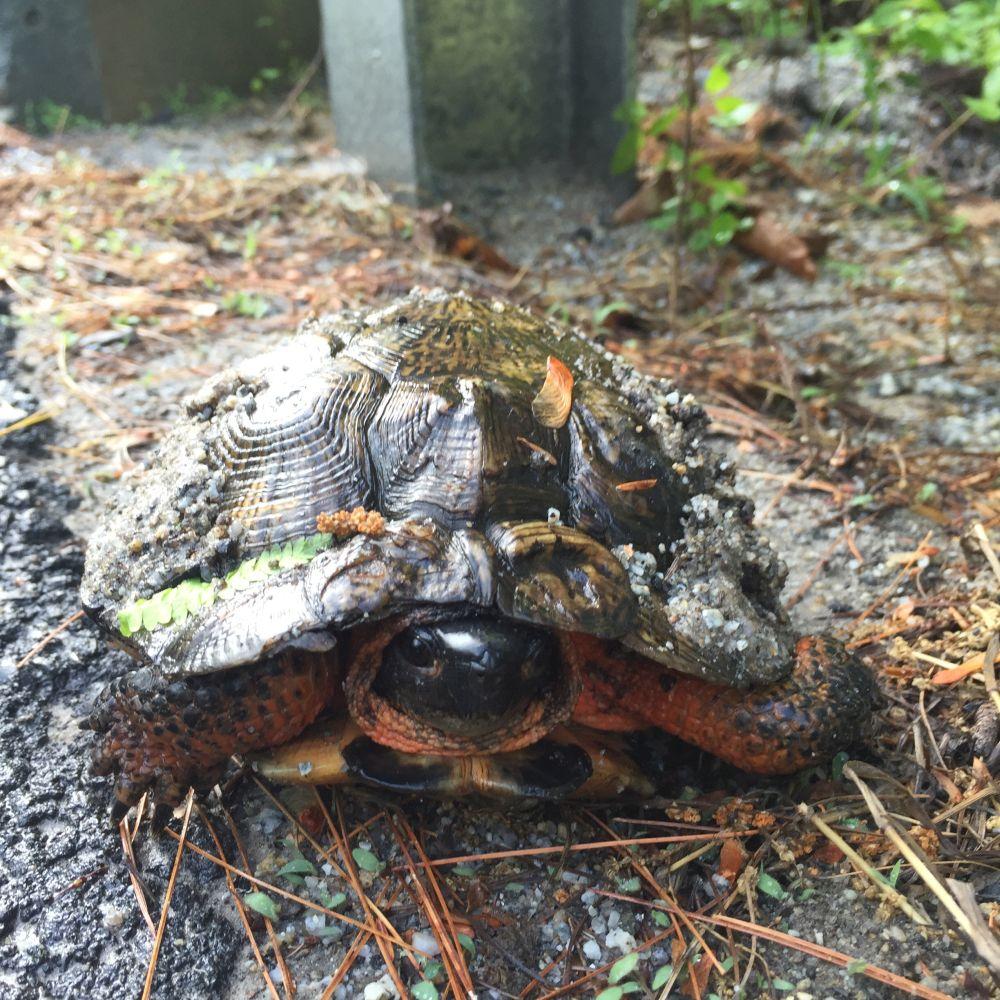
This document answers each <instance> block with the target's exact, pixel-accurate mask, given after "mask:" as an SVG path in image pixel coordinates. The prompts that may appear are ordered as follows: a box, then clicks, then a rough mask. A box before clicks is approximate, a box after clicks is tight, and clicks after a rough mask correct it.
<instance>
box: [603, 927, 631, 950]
mask: <svg viewBox="0 0 1000 1000" xmlns="http://www.w3.org/2000/svg"><path fill="white" fill-rule="evenodd" d="M604 945H605V947H606V948H610V949H612V950H617V951H620V952H621V953H622V954H623V955H624V954H625V953H626V952H629V951H635V938H634V937H633V936H632V935H631V934H629V932H628V931H627V930H625V929H624V928H623V927H616V928H615V929H614V930H613V931H609V932H608V936H607V937H606V938H605V939H604Z"/></svg>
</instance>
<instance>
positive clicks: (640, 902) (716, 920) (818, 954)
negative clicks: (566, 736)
mask: <svg viewBox="0 0 1000 1000" xmlns="http://www.w3.org/2000/svg"><path fill="white" fill-rule="evenodd" d="M596 891H597V892H598V893H600V895H602V896H607V897H608V898H609V899H619V900H621V901H622V902H624V903H633V904H635V905H636V906H645V907H647V908H649V909H654V908H655V907H656V906H657V905H659V906H661V907H662V908H666V909H668V910H669V909H670V907H671V904H670V903H664V902H661V903H659V904H657V903H651V902H650V901H649V900H648V899H639V898H638V897H637V896H626V895H624V894H622V893H620V892H607V891H605V890H603V889H598V890H596ZM688 916H689V917H691V918H692V919H694V920H700V921H704V922H706V923H709V924H716V925H717V926H719V927H729V928H732V929H733V930H734V931H740V932H741V933H743V934H752V935H753V936H754V937H759V938H764V939H765V940H766V941H773V942H774V943H775V944H780V945H782V946H784V947H786V948H792V949H794V950H795V951H801V952H802V953H803V954H806V955H811V956H812V957H813V958H819V959H822V960H823V961H824V962H829V963H830V964H831V965H837V966H840V968H842V969H846V968H847V967H848V966H851V967H852V968H855V967H856V968H857V969H858V973H859V974H860V975H864V976H867V977H868V978H869V979H874V980H876V981H877V982H880V983H885V984H886V985H887V986H892V987H893V988H894V989H897V990H901V991H902V992H904V993H908V994H909V995H910V996H915V997H921V998H922V1000H950V998H949V997H948V995H947V994H946V993H942V992H941V991H940V990H933V989H931V988H930V987H929V986H922V985H921V984H920V983H915V982H913V980H911V979H906V978H905V977H904V976H897V975H896V973H895V972H890V971H889V970H888V969H883V968H882V967H881V966H879V965H872V964H871V963H869V962H865V963H859V962H858V960H857V959H855V958H852V957H851V956H850V955H845V954H844V953H843V952H842V951H835V950H834V949H833V948H827V947H826V945H822V944H814V943H813V942H812V941H808V940H806V939H805V938H797V937H794V936H793V935H791V934H786V933H785V932H784V931H779V930H777V929H775V928H774V927H764V926H763V925H762V924H754V923H751V922H750V921H749V920H740V919H739V918H738V917H726V916H723V915H722V914H710V913H689V914H688ZM862 964H863V966H864V967H863V968H861V965H862ZM542 1000H548V998H547V997H543V998H542Z"/></svg>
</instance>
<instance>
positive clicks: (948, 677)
mask: <svg viewBox="0 0 1000 1000" xmlns="http://www.w3.org/2000/svg"><path fill="white" fill-rule="evenodd" d="M982 669H983V654H982V653H976V655H975V656H973V657H971V658H970V659H968V660H966V661H965V662H964V663H960V664H959V665H958V666H957V667H951V668H945V669H944V670H939V671H938V672H937V673H936V674H935V675H934V676H933V677H932V678H931V683H932V684H939V685H940V684H954V683H955V682H956V681H960V680H962V679H963V678H965V677H968V676H969V675H970V674H974V673H976V672H977V671H979V670H982Z"/></svg>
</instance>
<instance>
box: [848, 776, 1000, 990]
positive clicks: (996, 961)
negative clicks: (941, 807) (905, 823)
mask: <svg viewBox="0 0 1000 1000" xmlns="http://www.w3.org/2000/svg"><path fill="white" fill-rule="evenodd" d="M872 770H874V769H872ZM844 775H845V776H846V777H848V778H850V779H851V781H853V782H854V784H855V785H857V786H858V790H859V791H860V792H861V795H862V797H863V798H864V800H865V805H866V806H868V811H869V812H870V813H871V814H872V818H873V819H874V820H875V822H876V824H877V825H878V828H879V829H880V830H882V831H883V833H885V835H886V836H887V837H888V838H889V839H890V840H891V841H892V842H893V844H894V845H895V847H896V849H897V850H898V851H899V853H900V854H902V855H903V857H905V858H906V860H907V861H908V862H909V863H910V864H911V865H912V866H913V869H914V871H915V872H916V873H917V874H918V875H919V876H920V878H921V879H922V880H923V882H924V885H926V886H927V888H928V889H930V890H931V892H933V893H934V895H935V896H937V898H938V899H939V900H940V901H941V904H942V905H943V906H944V908H945V909H946V910H947V911H948V913H949V914H951V917H952V919H953V920H954V921H955V923H956V924H957V925H958V927H959V929H960V930H961V931H962V933H963V934H964V935H965V936H966V937H967V938H968V939H969V941H970V942H971V944H972V946H973V947H974V948H975V949H976V952H977V953H978V954H979V956H980V957H981V958H982V959H983V961H984V962H986V964H987V965H989V967H990V969H992V971H993V972H994V973H995V974H1000V943H998V942H997V939H996V937H995V936H994V935H993V932H992V931H991V930H990V929H989V927H987V926H986V923H985V922H984V921H983V919H982V914H979V909H978V907H976V913H977V914H979V919H978V920H974V919H972V917H971V916H970V915H969V913H967V912H966V909H965V908H964V907H963V906H962V905H961V904H960V903H959V901H958V899H956V897H955V895H954V892H953V890H949V888H948V886H947V885H945V883H944V881H943V880H942V879H941V878H940V877H939V876H938V874H937V872H935V871H934V867H933V865H932V863H931V861H930V859H929V858H928V857H927V855H926V854H925V853H924V851H923V850H922V849H921V847H920V846H919V845H918V844H917V843H916V842H915V841H914V839H913V838H912V837H911V836H910V835H909V833H908V832H907V831H905V830H903V829H902V827H900V826H899V824H898V823H896V821H895V820H894V819H893V817H892V816H890V815H889V812H888V810H887V809H886V808H885V806H884V805H883V804H882V802H881V800H880V799H879V798H878V796H877V795H876V794H875V792H874V791H872V789H871V787H870V786H869V785H868V784H867V783H866V782H865V781H864V780H863V779H862V778H861V777H860V776H859V775H858V774H857V772H856V770H855V768H854V767H853V766H851V765H845V767H844ZM954 882H955V880H954V879H948V883H949V885H950V884H952V883H954Z"/></svg>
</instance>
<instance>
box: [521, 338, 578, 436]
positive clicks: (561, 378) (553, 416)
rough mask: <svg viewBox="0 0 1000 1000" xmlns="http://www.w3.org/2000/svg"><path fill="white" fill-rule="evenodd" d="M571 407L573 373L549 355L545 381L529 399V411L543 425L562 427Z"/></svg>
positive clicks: (567, 418)
mask: <svg viewBox="0 0 1000 1000" xmlns="http://www.w3.org/2000/svg"><path fill="white" fill-rule="evenodd" d="M572 407H573V373H572V372H571V371H570V370H569V369H568V368H567V367H566V366H565V365H564V364H563V363H562V362H561V361H560V360H559V359H558V358H556V357H553V356H552V355H549V358H548V364H547V370H546V373H545V382H544V384H543V385H542V388H541V389H540V390H539V392H538V395H537V396H535V398H534V399H533V400H532V401H531V412H532V413H533V414H534V415H535V419H536V420H537V421H538V422H539V423H540V424H541V425H542V426H543V427H562V426H564V425H565V423H566V421H567V420H569V411H570V410H571V409H572Z"/></svg>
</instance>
